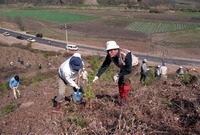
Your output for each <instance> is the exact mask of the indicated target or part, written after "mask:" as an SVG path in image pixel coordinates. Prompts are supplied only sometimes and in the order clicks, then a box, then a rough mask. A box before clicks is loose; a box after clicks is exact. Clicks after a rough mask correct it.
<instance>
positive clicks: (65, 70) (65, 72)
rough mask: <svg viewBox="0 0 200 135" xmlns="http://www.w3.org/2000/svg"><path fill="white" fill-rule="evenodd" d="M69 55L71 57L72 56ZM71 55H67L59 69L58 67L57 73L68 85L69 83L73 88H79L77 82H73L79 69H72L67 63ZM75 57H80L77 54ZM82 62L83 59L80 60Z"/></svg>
mask: <svg viewBox="0 0 200 135" xmlns="http://www.w3.org/2000/svg"><path fill="white" fill-rule="evenodd" d="M72 56H76V55H75V54H74V55H72ZM72 56H71V57H72ZM71 57H69V58H68V59H67V60H66V61H65V62H63V63H62V64H61V65H60V67H59V69H58V74H59V77H60V78H61V79H62V80H64V81H65V83H67V84H68V85H70V86H71V87H75V88H79V86H78V84H77V83H76V82H75V80H76V79H77V77H78V74H79V71H74V70H73V69H72V68H71V67H70V64H69V61H70V59H71ZM76 57H80V58H81V56H79V55H77V56H76ZM82 62H83V61H82Z"/></svg>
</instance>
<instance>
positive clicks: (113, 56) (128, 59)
mask: <svg viewBox="0 0 200 135" xmlns="http://www.w3.org/2000/svg"><path fill="white" fill-rule="evenodd" d="M106 51H107V55H106V58H105V60H104V62H103V64H102V66H101V67H100V69H99V70H98V73H97V74H96V76H95V77H94V79H93V83H94V82H96V81H97V80H98V79H99V77H100V76H101V75H102V74H103V73H104V72H105V71H106V69H107V68H108V67H109V65H110V64H111V62H113V63H114V64H115V65H116V66H117V67H119V68H120V72H119V73H118V75H117V76H118V77H119V79H116V80H118V87H119V98H118V102H117V103H119V105H123V103H125V101H126V100H127V98H128V94H129V91H130V87H131V86H130V84H131V81H130V77H132V76H133V75H134V74H136V72H137V66H138V57H136V56H135V55H133V54H132V53H131V51H129V50H126V49H121V48H120V47H119V45H118V44H117V43H116V42H115V41H107V42H106Z"/></svg>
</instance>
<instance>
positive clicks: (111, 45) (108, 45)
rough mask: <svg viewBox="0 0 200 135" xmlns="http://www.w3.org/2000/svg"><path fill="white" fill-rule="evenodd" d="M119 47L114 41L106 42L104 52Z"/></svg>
mask: <svg viewBox="0 0 200 135" xmlns="http://www.w3.org/2000/svg"><path fill="white" fill-rule="evenodd" d="M118 48H119V46H118V45H117V43H116V42H115V41H107V42H106V51H108V50H112V49H118Z"/></svg>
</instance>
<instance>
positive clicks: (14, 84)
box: [9, 77, 19, 88]
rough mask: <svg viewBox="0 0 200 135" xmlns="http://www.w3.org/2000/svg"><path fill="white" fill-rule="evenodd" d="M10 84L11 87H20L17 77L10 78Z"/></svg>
mask: <svg viewBox="0 0 200 135" xmlns="http://www.w3.org/2000/svg"><path fill="white" fill-rule="evenodd" d="M9 86H10V88H13V87H18V86H19V81H17V80H15V77H12V78H10V81H9Z"/></svg>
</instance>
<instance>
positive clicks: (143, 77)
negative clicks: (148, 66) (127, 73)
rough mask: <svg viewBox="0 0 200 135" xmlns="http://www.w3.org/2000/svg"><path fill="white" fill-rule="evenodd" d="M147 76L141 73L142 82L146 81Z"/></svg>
mask: <svg viewBox="0 0 200 135" xmlns="http://www.w3.org/2000/svg"><path fill="white" fill-rule="evenodd" d="M146 77H147V74H145V73H141V77H140V82H141V81H143V82H145V80H146Z"/></svg>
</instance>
